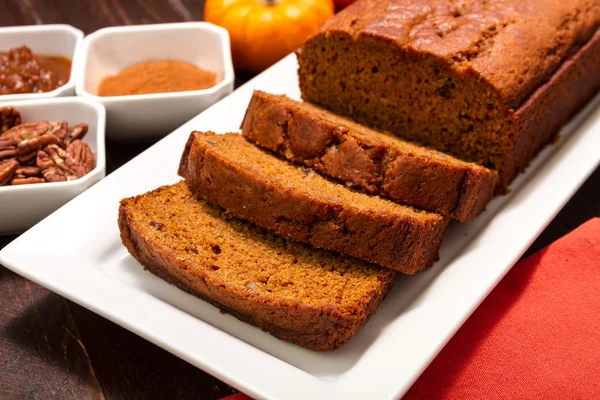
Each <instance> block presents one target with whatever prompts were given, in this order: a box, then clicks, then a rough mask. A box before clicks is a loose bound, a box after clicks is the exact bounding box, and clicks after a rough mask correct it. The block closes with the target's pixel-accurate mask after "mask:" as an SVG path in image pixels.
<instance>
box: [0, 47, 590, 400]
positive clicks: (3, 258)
mask: <svg viewBox="0 0 600 400" xmlns="http://www.w3.org/2000/svg"><path fill="white" fill-rule="evenodd" d="M296 68H297V66H296V62H295V58H294V57H293V56H290V57H288V58H286V59H285V60H283V61H282V62H280V63H278V64H276V65H275V66H274V67H272V68H271V69H269V70H267V71H266V72H265V73H263V74H261V75H260V76H258V77H257V78H256V79H254V80H253V81H251V82H250V83H248V84H247V85H245V86H243V87H242V88H240V89H239V90H237V91H236V92H235V93H234V94H232V95H231V96H229V97H227V98H226V99H224V100H222V101H221V102H219V103H218V104H216V105H215V106H213V107H211V108H210V109H208V110H207V111H206V112H204V113H202V114H201V115H199V116H198V117H197V118H194V119H193V120H191V121H190V122H188V123H186V124H185V125H184V126H182V127H181V128H179V129H177V130H176V131H175V132H174V133H173V134H171V135H169V136H168V137H166V138H165V139H163V140H162V141H160V142H159V143H158V144H156V145H155V146H153V147H152V148H150V149H149V150H147V151H146V152H144V153H143V154H141V155H140V156H139V157H137V158H135V159H134V160H132V161H131V162H129V163H128V164H126V165H125V166H124V167H122V168H120V169H119V170H118V171H116V172H114V173H113V174H111V175H110V176H109V177H108V178H106V179H104V180H103V181H102V182H100V183H98V184H97V185H96V186H94V187H93V188H91V189H90V190H88V191H87V192H85V193H83V194H82V195H81V196H79V197H77V198H76V199H75V200H73V201H72V202H71V203H69V204H68V205H67V206H65V207H63V208H62V209H60V210H58V211H57V212H56V213H54V214H52V215H51V216H50V217H48V218H47V219H46V220H44V221H42V222H41V223H40V224H39V225H37V226H36V227H34V228H33V229H31V230H30V231H28V232H26V233H25V234H24V235H22V236H20V237H19V238H17V239H16V240H15V241H13V242H12V243H11V244H9V245H8V246H7V247H5V248H4V249H3V250H2V251H1V252H0V263H2V264H3V265H5V266H6V267H8V268H10V269H12V270H13V271H15V272H17V273H19V274H21V275H23V276H25V277H27V278H29V279H31V280H33V281H35V282H37V283H40V284H42V285H44V286H46V287H48V288H49V289H51V290H53V291H55V292H57V293H59V294H61V295H63V296H65V297H67V298H69V299H71V300H73V301H75V302H77V303H79V304H81V305H83V306H85V307H87V308H89V309H91V310H92V311H94V312H96V313H98V314H100V315H103V316H104V317H106V318H108V319H110V320H112V321H114V322H116V323H118V324H120V325H122V326H123V327H125V328H127V329H129V330H131V331H133V332H135V333H137V334H139V335H140V336H142V337H144V338H146V339H148V340H150V341H152V342H154V343H155V344H157V345H159V346H161V347H163V348H165V349H166V350H168V351H170V352H172V353H173V354H175V355H177V356H179V357H181V358H183V359H185V360H187V361H189V362H190V363H192V364H194V365H196V366H198V367H199V368H202V369H204V370H205V371H207V372H208V373H210V374H212V375H214V376H216V377H217V378H219V379H222V380H224V381H226V382H228V383H229V384H231V385H233V386H235V387H237V388H238V389H240V390H242V391H244V392H246V393H248V394H249V395H251V396H254V397H255V398H268V399H277V400H284V399H290V400H291V399H298V400H299V399H303V400H304V399H394V400H395V399H398V398H399V397H400V396H401V395H402V394H403V393H404V392H405V391H406V390H407V389H408V388H409V387H410V385H411V384H412V382H413V381H414V380H415V379H416V378H417V377H418V375H419V374H420V373H421V371H422V370H423V369H424V368H425V367H426V366H427V364H428V363H429V362H430V360H432V358H433V357H434V356H435V355H436V354H437V353H438V351H439V350H440V349H441V348H442V347H443V346H444V344H445V343H446V342H447V341H448V340H449V339H450V337H451V336H452V335H453V334H454V332H456V330H457V329H458V328H459V327H460V325H461V324H462V323H463V322H464V321H465V320H466V318H467V317H468V316H469V315H470V314H471V312H472V311H473V310H474V309H475V308H476V307H477V306H478V305H479V303H480V302H481V301H482V300H483V299H484V298H485V297H486V295H487V294H488V293H489V292H490V290H492V288H493V287H494V286H495V285H496V283H497V282H498V281H499V280H500V279H501V278H502V277H503V276H504V274H505V273H506V272H507V271H508V270H509V269H510V268H511V266H512V265H513V264H514V263H515V261H517V260H518V259H519V257H520V256H521V254H523V252H524V251H525V250H526V249H527V248H528V246H529V245H530V244H531V243H532V241H533V240H534V238H535V237H536V236H537V235H538V234H539V233H540V232H541V231H542V230H543V229H544V227H545V226H546V224H548V222H549V221H551V220H552V218H553V217H554V215H555V214H556V213H557V212H558V211H559V210H560V208H561V207H562V206H563V205H564V204H565V203H566V201H567V200H568V199H569V197H570V196H571V195H572V194H573V193H574V192H575V191H576V190H577V188H578V187H579V186H580V185H581V184H582V183H583V182H584V180H585V179H586V177H587V176H588V175H589V174H590V173H591V172H592V171H593V170H594V168H595V167H596V165H598V162H599V161H600V154H599V153H598V149H599V148H600V108H598V107H597V106H598V105H600V97H598V98H597V99H596V101H595V102H594V104H591V105H589V106H588V108H587V109H586V111H584V112H583V113H582V115H580V116H579V117H578V118H577V119H575V120H574V121H573V122H572V123H571V124H570V125H569V126H568V127H566V128H565V130H564V135H566V133H570V135H569V137H568V138H566V139H565V138H563V139H561V140H560V142H559V143H558V145H554V146H551V147H549V148H547V149H545V150H544V151H543V153H542V154H541V155H540V156H539V157H538V158H537V159H536V160H535V162H534V163H533V165H532V166H531V168H529V169H528V171H527V173H526V174H524V175H522V176H520V177H519V178H518V179H517V181H515V182H514V184H513V185H512V189H513V190H512V192H511V194H510V195H508V196H505V197H500V198H497V199H495V200H494V201H493V203H492V204H491V205H490V206H489V209H488V211H486V212H485V213H484V214H483V215H482V216H481V217H479V218H478V219H477V220H475V221H472V222H470V223H466V224H452V225H451V226H450V227H449V230H448V233H447V236H446V238H445V241H444V244H443V247H442V251H441V259H440V261H439V262H438V263H436V264H435V265H434V267H433V268H431V269H429V270H426V271H423V272H420V273H418V274H416V275H414V276H399V277H398V280H397V282H396V285H395V287H394V289H393V291H392V292H391V293H390V295H389V296H388V298H387V299H386V300H385V301H384V302H383V303H382V305H381V307H380V308H379V310H378V311H377V313H376V314H375V315H374V316H373V318H371V319H370V320H369V322H368V323H367V324H366V325H365V326H364V327H363V329H362V330H361V331H360V332H359V333H358V335H356V336H355V337H354V338H353V339H352V340H351V341H350V342H349V343H348V344H347V345H346V346H344V347H343V348H341V349H340V350H338V351H336V352H333V353H317V352H311V351H308V350H304V349H301V348H299V347H297V346H294V345H291V344H288V343H284V342H282V341H280V340H277V339H275V338H274V337H272V336H270V335H268V334H266V333H263V332H261V331H260V330H259V329H258V328H255V327H252V326H250V325H247V324H244V323H242V322H240V321H238V320H237V319H235V318H233V317H231V316H229V315H223V314H220V313H219V311H218V310H217V309H216V308H215V307H213V306H211V305H209V304H207V303H205V302H203V301H201V300H199V299H197V298H195V297H193V296H191V295H188V294H186V293H184V292H182V291H180V290H178V289H177V288H175V287H174V286H170V285H168V284H167V283H165V282H163V281H162V280H160V279H158V278H156V277H155V276H153V275H152V274H150V273H148V272H145V271H144V270H143V269H142V267H141V266H140V265H139V264H138V263H137V262H136V261H135V260H134V259H133V258H132V257H131V256H130V255H129V254H128V253H127V251H126V250H125V249H124V247H123V246H122V244H121V241H120V239H119V230H118V227H117V210H118V203H119V200H120V199H121V198H123V197H127V196H132V195H137V194H139V193H143V192H145V191H148V190H152V189H155V188H156V187H158V186H160V185H164V184H171V183H174V182H176V181H177V180H178V177H177V175H176V170H177V165H178V162H179V157H180V154H181V152H182V150H183V147H184V144H185V142H186V139H187V138H188V135H189V133H190V131H191V130H193V129H198V130H206V129H213V130H217V131H220V132H225V131H231V130H236V129H237V128H238V127H239V125H240V122H241V119H242V117H243V115H244V111H245V108H246V105H247V104H248V101H249V99H250V97H251V94H252V90H253V89H255V88H257V89H262V90H266V91H270V92H273V93H286V94H288V95H290V96H293V97H296V98H297V97H298V95H299V93H298V88H297V78H296ZM584 115H588V117H587V119H584ZM158 160H160V161H158ZM92 227H93V228H92ZM74 232H76V234H74ZM32 249H34V251H32Z"/></svg>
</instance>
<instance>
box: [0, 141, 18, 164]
mask: <svg viewBox="0 0 600 400" xmlns="http://www.w3.org/2000/svg"><path fill="white" fill-rule="evenodd" d="M16 157H17V142H15V141H14V139H0V162H1V161H5V160H10V159H13V158H16Z"/></svg>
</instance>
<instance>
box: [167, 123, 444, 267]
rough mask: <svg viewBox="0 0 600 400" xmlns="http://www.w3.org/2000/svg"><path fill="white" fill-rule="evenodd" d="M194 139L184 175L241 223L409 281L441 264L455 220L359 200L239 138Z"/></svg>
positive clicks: (206, 135)
mask: <svg viewBox="0 0 600 400" xmlns="http://www.w3.org/2000/svg"><path fill="white" fill-rule="evenodd" d="M192 136H193V137H194V139H193V141H188V146H189V148H188V149H186V150H185V151H184V155H183V157H184V159H183V160H182V162H181V166H182V167H181V168H180V170H179V174H180V175H181V176H182V177H184V178H185V179H186V181H187V182H188V183H189V184H190V185H191V187H192V188H193V189H194V190H196V191H198V193H199V194H200V195H201V196H202V197H204V198H205V199H207V200H208V201H210V202H212V203H214V204H218V205H219V206H221V207H223V208H225V209H226V210H228V211H230V212H231V213H233V214H234V215H236V216H238V217H240V218H243V219H245V220H247V221H250V222H253V223H255V224H257V225H259V226H261V227H263V228H266V229H269V230H272V231H274V232H276V233H278V234H280V235H283V236H284V237H287V238H290V239H293V240H296V241H299V242H303V243H308V244H311V245H313V246H315V247H319V248H324V249H327V250H332V251H336V252H339V253H342V254H347V255H351V256H354V257H357V258H361V259H364V260H367V261H369V262H373V263H376V264H379V265H383V266H385V267H388V268H392V269H395V270H398V271H402V272H404V273H406V274H412V273H414V272H416V271H418V270H420V269H423V268H427V267H429V266H431V265H432V264H433V262H434V261H435V260H436V259H437V257H438V251H439V247H440V245H441V242H442V238H443V233H444V231H445V228H446V225H447V223H448V218H445V217H442V216H440V215H438V214H433V213H428V212H424V211H419V210H415V209H413V208H410V207H406V206H401V205H398V204H395V203H392V202H390V201H387V200H384V199H381V198H378V197H372V196H368V195H366V194H363V193H358V192H354V191H352V190H350V189H347V188H346V187H344V186H342V185H339V184H337V183H333V182H329V181H327V180H326V179H324V178H323V177H321V176H319V175H316V174H314V173H313V172H312V170H308V169H306V170H305V169H303V168H301V167H298V166H293V165H290V164H288V163H287V162H286V161H283V160H280V159H278V158H276V157H273V156H272V155H270V154H268V153H266V152H264V151H262V150H260V149H259V148H257V147H255V146H253V145H252V144H250V143H248V142H246V141H245V140H244V138H243V137H242V136H241V135H238V134H225V135H216V134H214V133H211V132H206V133H200V132H193V133H192Z"/></svg>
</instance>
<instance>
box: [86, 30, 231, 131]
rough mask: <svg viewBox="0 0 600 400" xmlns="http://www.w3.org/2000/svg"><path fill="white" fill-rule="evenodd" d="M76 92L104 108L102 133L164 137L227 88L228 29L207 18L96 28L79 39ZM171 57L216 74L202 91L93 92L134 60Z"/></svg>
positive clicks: (218, 98)
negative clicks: (105, 125)
mask: <svg viewBox="0 0 600 400" xmlns="http://www.w3.org/2000/svg"><path fill="white" fill-rule="evenodd" d="M80 57H81V60H80V61H81V70H80V71H79V75H78V77H77V83H76V91H77V95H79V96H84V97H86V98H89V99H92V100H95V101H98V102H100V103H102V104H103V105H104V106H105V107H106V111H107V132H108V138H109V139H111V140H115V141H119V142H131V141H139V140H144V139H152V138H157V137H160V136H164V135H165V134H166V133H168V132H171V131H172V130H174V129H175V128H176V127H178V126H179V125H181V124H182V123H184V122H186V121H187V120H189V119H191V118H192V117H194V116H195V115H197V114H198V113H200V112H201V111H203V110H204V109H206V108H208V107H209V106H210V105H212V104H213V103H215V102H217V101H218V100H220V99H221V98H223V97H225V96H226V95H228V94H229V93H231V91H232V90H233V81H234V77H235V75H234V72H233V64H232V62H231V49H230V45H229V34H228V33H227V31H226V30H225V29H223V28H220V27H217V26H215V25H213V24H210V23H207V22H186V23H174V24H155V25H139V26H126V27H112V28H104V29H100V30H98V31H96V32H94V33H92V34H91V35H89V36H86V37H85V39H84V40H83V45H82V49H81V53H80ZM155 60H176V61H183V62H187V63H190V64H194V65H197V66H198V67H200V68H203V69H206V70H210V71H213V72H215V73H216V74H217V82H218V83H217V84H216V85H215V86H213V87H211V88H208V89H204V90H194V91H188V92H174V93H158V94H146V95H131V96H98V95H97V93H98V92H97V89H98V85H99V84H100V81H101V80H102V78H104V77H105V76H107V75H114V74H117V73H118V72H120V71H122V70H123V69H125V68H127V67H130V66H132V65H135V64H139V63H142V62H147V61H155Z"/></svg>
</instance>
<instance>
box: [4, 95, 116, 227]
mask: <svg viewBox="0 0 600 400" xmlns="http://www.w3.org/2000/svg"><path fill="white" fill-rule="evenodd" d="M3 105H11V106H14V107H16V108H18V109H19V111H21V116H22V119H23V121H24V122H29V121H43V120H50V121H55V120H61V121H63V120H64V121H68V122H69V124H77V123H80V122H86V123H87V124H88V125H89V130H88V133H87V134H86V136H85V138H84V139H83V141H84V142H86V143H87V144H88V145H89V146H90V148H91V149H92V152H93V153H94V155H95V156H96V166H95V168H94V169H93V170H92V172H90V173H89V174H87V175H85V176H83V177H82V178H79V179H77V180H74V181H70V182H56V183H39V184H32V185H19V186H0V234H7V233H18V232H23V231H24V230H26V229H29V228H31V227H32V226H33V225H35V224H36V223H38V222H39V221H41V220H42V219H43V218H44V217H46V216H47V215H49V214H50V213H52V212H53V211H55V210H56V209H57V208H59V207H60V206H62V205H63V204H65V203H67V202H68V201H69V200H71V199H73V198H74V197H75V196H77V195H78V194H80V193H81V192H83V191H84V190H86V189H87V188H89V187H90V186H92V185H93V184H94V183H96V182H98V181H99V180H100V179H102V178H104V175H105V174H106V156H105V153H104V122H105V118H106V116H105V111H104V107H102V105H100V104H98V103H94V102H92V101H89V100H86V99H82V98H77V97H70V98H61V99H42V100H27V101H11V102H9V103H4V102H2V103H0V107H2V106H3Z"/></svg>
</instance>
